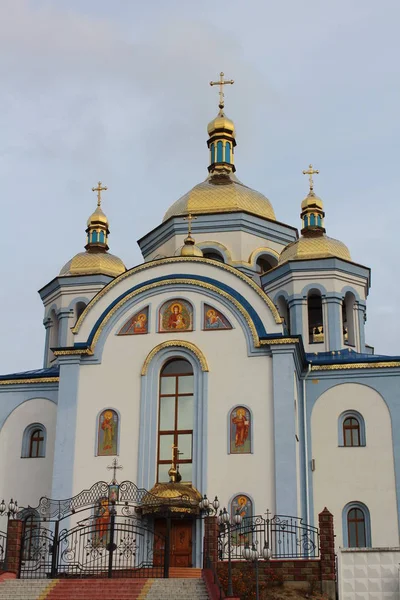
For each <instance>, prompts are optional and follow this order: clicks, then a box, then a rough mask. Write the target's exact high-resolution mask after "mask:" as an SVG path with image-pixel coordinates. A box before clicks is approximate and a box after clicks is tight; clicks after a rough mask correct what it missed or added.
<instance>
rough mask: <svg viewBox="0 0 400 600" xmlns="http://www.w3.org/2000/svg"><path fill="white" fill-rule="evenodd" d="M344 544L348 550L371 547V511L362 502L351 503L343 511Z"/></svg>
mask: <svg viewBox="0 0 400 600" xmlns="http://www.w3.org/2000/svg"><path fill="white" fill-rule="evenodd" d="M343 544H344V546H345V547H347V548H369V547H371V523H370V516H369V510H368V508H367V507H366V506H365V504H362V503H361V502H350V503H349V504H347V505H346V506H345V507H344V509H343Z"/></svg>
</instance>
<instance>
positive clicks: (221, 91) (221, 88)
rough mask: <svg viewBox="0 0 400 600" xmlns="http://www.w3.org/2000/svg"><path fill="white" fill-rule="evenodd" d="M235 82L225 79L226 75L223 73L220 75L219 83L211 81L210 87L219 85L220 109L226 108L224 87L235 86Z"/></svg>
mask: <svg viewBox="0 0 400 600" xmlns="http://www.w3.org/2000/svg"><path fill="white" fill-rule="evenodd" d="M234 83H235V82H234V81H233V79H224V73H223V72H222V71H221V73H220V74H219V81H210V85H211V86H213V85H219V105H218V106H219V108H220V109H221V110H222V109H223V108H224V106H225V103H224V85H233V84H234Z"/></svg>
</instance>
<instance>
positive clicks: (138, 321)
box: [133, 313, 147, 333]
mask: <svg viewBox="0 0 400 600" xmlns="http://www.w3.org/2000/svg"><path fill="white" fill-rule="evenodd" d="M133 330H134V333H147V315H145V313H139V314H138V315H137V317H135V318H134V320H133Z"/></svg>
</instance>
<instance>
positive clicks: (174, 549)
mask: <svg viewBox="0 0 400 600" xmlns="http://www.w3.org/2000/svg"><path fill="white" fill-rule="evenodd" d="M192 529H193V527H192V521H190V520H186V519H185V520H184V519H174V520H172V522H171V536H170V553H169V566H170V567H191V566H192ZM155 531H156V533H158V534H161V535H163V536H165V535H166V532H167V524H166V522H165V520H164V519H157V521H156V522H155Z"/></svg>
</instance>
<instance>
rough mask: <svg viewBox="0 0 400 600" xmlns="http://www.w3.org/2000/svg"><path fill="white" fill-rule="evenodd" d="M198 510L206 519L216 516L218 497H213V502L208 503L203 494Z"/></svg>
mask: <svg viewBox="0 0 400 600" xmlns="http://www.w3.org/2000/svg"><path fill="white" fill-rule="evenodd" d="M199 508H200V510H201V512H202V513H205V514H206V516H207V517H211V516H213V515H216V514H217V510H218V509H219V500H218V497H217V496H215V498H214V500H213V501H212V502H210V500H209V499H208V498H207V496H206V495H205V494H204V496H203V497H202V499H201V500H200V502H199Z"/></svg>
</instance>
